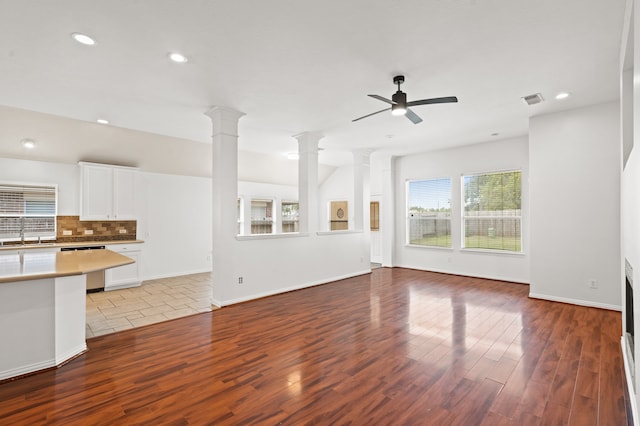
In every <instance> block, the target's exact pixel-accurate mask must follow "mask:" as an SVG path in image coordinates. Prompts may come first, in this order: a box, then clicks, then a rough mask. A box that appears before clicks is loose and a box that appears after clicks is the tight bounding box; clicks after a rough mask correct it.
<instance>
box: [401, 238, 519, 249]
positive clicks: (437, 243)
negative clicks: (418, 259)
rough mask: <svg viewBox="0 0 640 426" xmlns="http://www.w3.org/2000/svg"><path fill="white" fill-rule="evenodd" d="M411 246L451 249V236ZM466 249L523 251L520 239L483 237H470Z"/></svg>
mask: <svg viewBox="0 0 640 426" xmlns="http://www.w3.org/2000/svg"><path fill="white" fill-rule="evenodd" d="M409 244H416V245H422V246H430V247H448V248H450V247H451V235H442V236H440V237H436V236H428V237H424V238H418V239H415V240H411V241H410V243H409ZM464 245H465V248H480V249H489V250H507V251H515V252H519V251H520V250H521V249H522V240H521V238H520V237H502V238H501V237H487V236H482V235H476V236H469V237H466V238H465V244H464Z"/></svg>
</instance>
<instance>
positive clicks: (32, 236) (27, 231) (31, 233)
mask: <svg viewBox="0 0 640 426" xmlns="http://www.w3.org/2000/svg"><path fill="white" fill-rule="evenodd" d="M29 188H31V189H32V191H27V189H29ZM10 189H16V191H11V192H18V193H22V196H23V201H22V203H23V206H22V209H21V212H17V211H13V212H11V211H10V210H9V207H10V206H9V204H8V202H5V203H3V202H2V201H0V222H2V221H3V219H8V218H19V219H20V230H19V231H18V232H17V235H15V236H11V235H10V234H8V233H7V235H4V234H3V233H2V232H0V241H2V242H15V241H37V240H38V239H40V240H55V239H56V238H57V230H58V220H57V217H58V185H57V184H51V183H34V182H11V181H5V182H0V192H3V191H6V192H9V190H10ZM18 189H22V191H17V190H18ZM51 192H52V193H53V209H52V211H51V210H50V209H47V210H48V212H46V213H45V214H42V213H41V214H37V213H39V212H37V211H36V212H35V213H34V212H33V211H32V212H28V211H27V209H28V206H27V205H26V202H27V201H28V200H26V199H25V195H27V194H30V195H31V197H33V196H41V194H42V193H45V194H49V193H51ZM47 201H49V202H50V200H47ZM3 206H5V207H6V208H7V210H6V211H3V210H2V209H3ZM29 218H32V219H36V218H46V219H49V218H51V219H53V221H52V224H53V228H47V229H46V230H45V232H44V233H42V232H41V231H39V230H38V229H37V228H35V224H34V227H31V228H30V227H27V226H25V225H27V224H26V223H25V221H26V220H28V219H29ZM0 231H1V228H0Z"/></svg>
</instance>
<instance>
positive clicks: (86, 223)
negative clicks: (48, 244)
mask: <svg viewBox="0 0 640 426" xmlns="http://www.w3.org/2000/svg"><path fill="white" fill-rule="evenodd" d="M56 220H57V223H56V225H57V227H56V229H57V231H56V241H57V242H59V243H69V242H74V241H109V240H135V239H136V224H137V223H136V221H135V220H121V221H106V220H105V221H100V220H82V221H81V220H80V216H57V217H56ZM85 231H89V232H88V233H87V232H85Z"/></svg>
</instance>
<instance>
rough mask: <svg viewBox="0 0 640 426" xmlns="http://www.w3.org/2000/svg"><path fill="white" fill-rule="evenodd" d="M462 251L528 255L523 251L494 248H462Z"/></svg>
mask: <svg viewBox="0 0 640 426" xmlns="http://www.w3.org/2000/svg"><path fill="white" fill-rule="evenodd" d="M460 253H484V254H500V255H506V256H526V253H525V252H523V251H507V250H493V249H481V248H461V249H460Z"/></svg>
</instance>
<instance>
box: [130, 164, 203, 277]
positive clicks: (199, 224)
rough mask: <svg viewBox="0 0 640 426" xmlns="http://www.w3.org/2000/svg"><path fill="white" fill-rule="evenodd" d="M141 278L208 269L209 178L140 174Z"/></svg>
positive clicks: (139, 230)
mask: <svg viewBox="0 0 640 426" xmlns="http://www.w3.org/2000/svg"><path fill="white" fill-rule="evenodd" d="M140 179H141V181H142V182H141V187H142V192H143V196H142V197H139V198H138V200H139V203H138V209H137V210H138V211H139V212H141V213H142V214H141V215H140V219H139V220H138V238H140V239H143V240H145V244H144V248H143V277H144V279H145V280H148V279H154V278H163V277H171V276H176V275H185V274H191V273H197V272H206V271H210V270H211V247H212V245H211V179H209V178H202V177H193V176H179V175H165V174H159V173H140Z"/></svg>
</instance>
